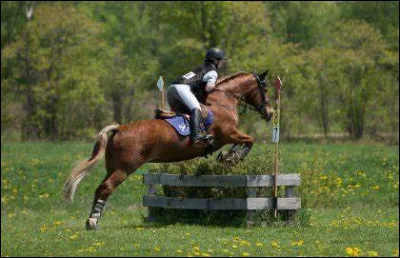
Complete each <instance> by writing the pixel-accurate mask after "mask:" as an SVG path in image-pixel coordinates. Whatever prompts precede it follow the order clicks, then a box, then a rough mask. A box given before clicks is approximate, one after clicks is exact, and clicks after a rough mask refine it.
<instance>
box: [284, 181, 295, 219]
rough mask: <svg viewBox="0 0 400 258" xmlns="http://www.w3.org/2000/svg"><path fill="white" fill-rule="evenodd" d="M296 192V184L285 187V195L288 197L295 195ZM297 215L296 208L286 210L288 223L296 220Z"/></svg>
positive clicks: (285, 215) (285, 214) (285, 216)
mask: <svg viewBox="0 0 400 258" xmlns="http://www.w3.org/2000/svg"><path fill="white" fill-rule="evenodd" d="M294 193H295V187H294V186H286V188H285V197H286V198H291V197H295V196H294ZM295 217H296V210H286V211H285V212H284V218H285V221H286V222H288V223H290V222H293V221H294V220H295Z"/></svg>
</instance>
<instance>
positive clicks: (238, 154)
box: [217, 130, 254, 163]
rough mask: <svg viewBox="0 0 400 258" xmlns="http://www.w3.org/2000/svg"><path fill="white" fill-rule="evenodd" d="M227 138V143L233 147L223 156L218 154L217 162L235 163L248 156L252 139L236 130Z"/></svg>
mask: <svg viewBox="0 0 400 258" xmlns="http://www.w3.org/2000/svg"><path fill="white" fill-rule="evenodd" d="M229 138H230V139H229V141H230V142H231V143H233V144H234V145H233V146H232V148H231V149H230V150H229V152H228V153H227V154H225V155H224V154H222V153H220V154H219V155H218V157H217V161H218V162H228V163H236V162H238V161H241V160H243V159H244V158H245V157H246V156H247V155H248V154H249V152H250V150H251V148H252V147H253V142H254V139H253V137H251V136H250V135H247V134H244V133H242V132H240V131H237V130H236V131H235V132H234V133H232V134H231V135H230V136H229ZM218 158H220V159H218Z"/></svg>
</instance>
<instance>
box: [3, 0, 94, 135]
mask: <svg viewBox="0 0 400 258" xmlns="http://www.w3.org/2000/svg"><path fill="white" fill-rule="evenodd" d="M99 30H100V27H99V26H98V25H97V24H96V23H94V22H92V21H91V20H89V19H88V18H87V17H86V16H84V15H82V14H80V13H78V12H77V11H76V9H75V8H73V7H72V6H71V5H69V4H65V3H52V4H41V5H38V6H37V7H36V8H35V16H34V19H33V20H31V21H30V22H28V23H27V24H26V26H25V27H24V28H23V30H22V33H21V34H20V35H19V37H18V38H17V40H16V41H15V43H13V44H10V45H9V46H7V47H6V48H5V49H4V50H3V51H2V65H3V61H4V62H5V63H8V62H14V64H15V65H16V66H15V69H14V71H13V72H14V78H15V79H14V80H8V81H7V82H6V85H5V87H12V88H15V90H17V91H18V92H19V93H20V94H21V96H23V99H22V102H23V103H24V104H23V109H24V111H25V119H24V123H23V125H22V139H35V138H46V137H51V138H53V139H55V138H56V137H57V136H60V135H62V134H63V133H65V132H66V131H69V129H70V128H71V127H72V128H73V127H74V124H73V123H72V124H70V122H71V119H72V118H73V113H69V112H71V108H72V106H71V103H74V102H76V101H77V100H78V101H79V105H81V107H74V108H73V109H76V108H79V109H82V107H84V108H85V109H86V110H85V112H87V114H86V115H82V114H81V115H82V116H81V117H80V118H79V120H80V121H85V120H82V119H85V118H86V119H87V120H86V121H87V125H88V126H90V124H91V123H92V122H93V121H92V119H91V118H89V117H91V115H90V114H89V113H90V111H93V108H94V107H95V106H96V104H97V103H99V102H101V101H102V96H101V91H100V89H99V87H98V73H99V69H98V67H97V64H96V63H93V62H92V61H91V60H93V59H96V58H101V47H102V44H101V42H99V41H98V39H97V38H96V35H97V33H98V32H99ZM73 109H72V110H73ZM66 114H69V116H68V118H66V117H65V115H66ZM75 118H77V117H75ZM88 118H89V119H88Z"/></svg>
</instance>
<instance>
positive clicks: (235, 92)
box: [206, 75, 251, 108]
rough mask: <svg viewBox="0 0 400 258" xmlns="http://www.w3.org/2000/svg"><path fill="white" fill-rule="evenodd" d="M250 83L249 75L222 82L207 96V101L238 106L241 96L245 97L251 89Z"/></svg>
mask: <svg viewBox="0 0 400 258" xmlns="http://www.w3.org/2000/svg"><path fill="white" fill-rule="evenodd" d="M250 85H251V81H250V77H249V75H241V76H238V77H236V78H233V79H231V80H229V81H227V82H222V83H221V84H219V85H217V86H216V89H217V90H215V91H213V92H211V93H210V94H209V95H208V96H207V99H206V102H209V103H216V104H217V105H218V103H219V105H221V103H223V105H226V106H231V108H236V107H237V105H238V103H239V98H241V99H243V98H245V97H246V95H247V94H248V93H249V90H251V88H250Z"/></svg>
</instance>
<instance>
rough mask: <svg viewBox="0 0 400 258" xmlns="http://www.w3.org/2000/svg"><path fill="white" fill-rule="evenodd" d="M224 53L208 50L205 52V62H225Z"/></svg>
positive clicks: (213, 49)
mask: <svg viewBox="0 0 400 258" xmlns="http://www.w3.org/2000/svg"><path fill="white" fill-rule="evenodd" d="M227 59H228V58H225V53H224V51H222V50H221V49H219V48H215V47H214V48H210V49H209V50H207V54H206V60H227Z"/></svg>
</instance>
